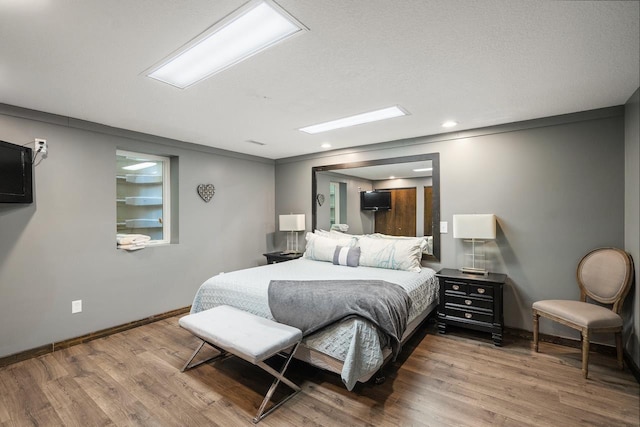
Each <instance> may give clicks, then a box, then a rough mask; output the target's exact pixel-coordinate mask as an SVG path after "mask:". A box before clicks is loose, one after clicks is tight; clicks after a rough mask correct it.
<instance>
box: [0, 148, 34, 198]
mask: <svg viewBox="0 0 640 427" xmlns="http://www.w3.org/2000/svg"><path fill="white" fill-rule="evenodd" d="M32 153H33V150H31V148H28V147H23V146H21V145H16V144H11V143H10V142H4V141H0V203H32V202H33V158H32Z"/></svg>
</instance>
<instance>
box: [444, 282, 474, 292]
mask: <svg viewBox="0 0 640 427" xmlns="http://www.w3.org/2000/svg"><path fill="white" fill-rule="evenodd" d="M467 286H468V285H467V284H466V283H464V282H457V281H455V280H445V281H444V290H445V292H448V293H458V294H464V295H467Z"/></svg>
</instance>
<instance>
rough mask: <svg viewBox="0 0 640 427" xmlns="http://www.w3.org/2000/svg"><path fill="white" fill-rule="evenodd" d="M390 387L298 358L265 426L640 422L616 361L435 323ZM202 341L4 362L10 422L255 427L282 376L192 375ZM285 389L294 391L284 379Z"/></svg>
mask: <svg viewBox="0 0 640 427" xmlns="http://www.w3.org/2000/svg"><path fill="white" fill-rule="evenodd" d="M429 322H430V323H428V324H427V325H426V327H423V328H422V329H421V330H420V331H419V332H418V333H416V335H415V336H414V337H413V338H412V339H411V340H410V341H409V342H408V343H407V345H405V347H404V349H403V352H402V354H401V356H400V358H399V359H398V361H397V362H395V363H394V364H393V365H392V366H390V367H389V368H387V370H386V374H387V380H386V382H385V383H384V384H382V385H373V384H359V385H358V386H356V388H355V390H354V391H352V392H349V391H347V390H346V389H345V388H344V387H343V386H342V383H341V381H340V378H339V376H338V375H335V374H331V373H327V372H324V371H321V370H318V369H315V368H312V367H310V366H308V365H306V364H303V363H300V362H293V363H292V365H291V367H290V368H289V376H290V377H291V378H292V379H293V380H294V381H295V382H297V383H298V384H301V385H302V392H301V393H299V394H298V395H297V396H295V397H294V398H292V399H291V400H290V401H289V402H287V403H286V404H285V405H284V406H283V407H281V408H280V409H278V410H276V411H275V412H274V413H273V414H271V415H269V416H268V417H267V418H265V419H264V420H263V421H262V422H260V424H259V425H263V426H265V427H266V426H301V425H310V426H336V425H341V426H342V425H344V426H347V425H348V426H411V425H413V426H451V425H455V426H474V427H475V426H495V425H498V426H502V425H504V426H624V425H631V426H638V425H640V390H639V386H638V383H637V382H636V381H635V379H634V378H633V376H632V375H631V373H630V372H629V370H628V369H626V370H624V371H620V370H618V369H617V368H616V363H615V359H614V358H613V357H606V356H600V355H598V354H592V361H591V364H590V372H589V373H590V378H589V379H588V380H584V379H583V378H582V375H581V372H580V351H579V350H578V349H572V348H567V347H561V346H558V345H554V344H546V343H541V344H540V353H537V354H536V353H533V352H532V350H531V343H530V342H529V341H525V340H521V339H517V338H513V337H507V339H505V346H504V347H502V348H497V347H494V346H493V345H492V343H491V340H490V337H489V336H488V335H487V336H485V335H483V334H480V335H469V333H468V332H465V331H463V330H452V333H449V334H447V335H438V334H436V333H435V327H434V325H433V323H432V322H433V321H432V320H431V321H429ZM197 343H198V340H197V339H196V338H194V337H193V336H191V335H190V334H189V333H187V332H185V331H184V330H182V329H181V328H180V327H178V326H177V317H174V318H169V319H165V320H161V321H159V322H156V323H152V324H148V325H145V326H142V327H139V328H136V329H132V330H129V331H125V332H121V333H118V334H115V335H112V336H109V337H106V338H101V339H98V340H95V341H91V342H89V343H85V344H81V345H77V346H74V347H71V348H68V349H65V350H60V351H57V352H55V353H51V354H47V355H45V356H41V357H38V358H36V359H31V360H26V361H23V362H20V363H16V364H14V365H10V366H7V367H4V368H2V369H0V393H1V399H0V426H82V427H86V426H108V425H116V426H128V425H141V426H205V425H206V426H236V425H237V426H250V425H252V423H251V418H252V417H253V416H254V415H255V413H256V411H257V407H258V405H259V404H260V402H261V401H262V395H263V393H264V392H265V391H266V389H267V388H268V386H269V384H270V382H271V378H270V377H269V375H267V374H265V373H264V372H263V371H262V370H260V369H259V368H256V367H254V366H253V365H251V364H249V363H246V362H244V361H242V360H239V359H237V358H229V359H225V360H222V361H218V362H215V363H213V364H205V365H202V366H200V367H198V368H195V369H192V370H190V371H188V372H186V373H181V372H180V368H181V367H182V365H183V363H184V361H185V360H186V358H188V357H189V356H190V355H191V352H192V351H193V349H194V348H195V346H196V345H197ZM281 387H282V388H283V389H284V390H286V387H284V386H281Z"/></svg>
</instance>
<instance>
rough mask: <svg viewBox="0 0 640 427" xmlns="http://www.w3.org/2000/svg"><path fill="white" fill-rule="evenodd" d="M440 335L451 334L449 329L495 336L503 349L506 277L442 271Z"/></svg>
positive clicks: (446, 269)
mask: <svg viewBox="0 0 640 427" xmlns="http://www.w3.org/2000/svg"><path fill="white" fill-rule="evenodd" d="M436 276H437V277H438V282H439V284H440V304H439V305H438V332H440V333H441V334H444V333H446V332H447V325H455V326H461V327H464V328H469V329H475V330H478V331H483V332H491V337H492V338H493V343H494V344H495V345H497V346H501V345H502V328H503V327H504V319H503V314H502V288H503V285H504V283H505V281H506V280H507V276H506V275H505V274H497V273H489V274H488V275H486V276H484V275H481V274H468V273H463V272H461V271H459V270H454V269H452V268H445V269H442V270H440V271H439V272H438V273H437V274H436Z"/></svg>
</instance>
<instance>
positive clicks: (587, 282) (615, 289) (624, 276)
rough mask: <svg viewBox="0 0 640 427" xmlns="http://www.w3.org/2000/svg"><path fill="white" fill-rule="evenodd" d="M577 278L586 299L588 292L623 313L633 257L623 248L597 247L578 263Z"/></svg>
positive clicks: (629, 284)
mask: <svg viewBox="0 0 640 427" xmlns="http://www.w3.org/2000/svg"><path fill="white" fill-rule="evenodd" d="M577 278H578V285H579V286H580V294H581V299H582V301H585V300H586V297H587V296H588V297H589V298H591V299H592V300H594V301H597V302H599V303H601V304H612V305H613V307H612V310H613V311H614V312H616V313H620V309H621V308H622V302H623V301H624V298H625V297H626V296H627V293H628V292H629V289H630V287H631V281H632V280H633V259H632V258H631V256H630V255H629V254H628V253H626V252H625V251H623V250H621V249H616V248H599V249H595V250H593V251H591V252H589V253H588V254H586V255H585V256H584V257H583V258H582V260H581V261H580V263H579V264H578V271H577Z"/></svg>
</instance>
